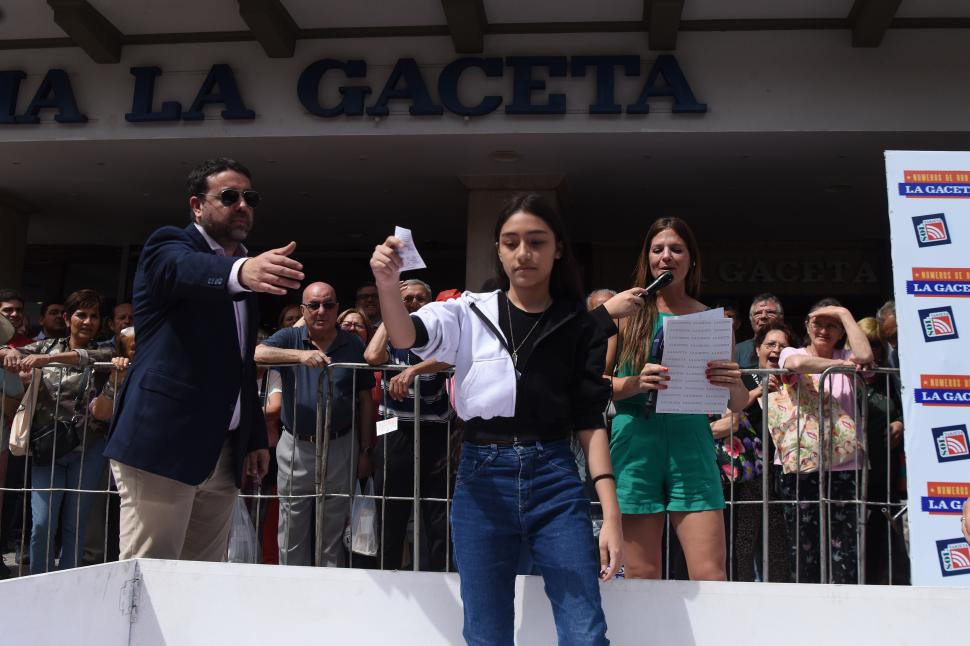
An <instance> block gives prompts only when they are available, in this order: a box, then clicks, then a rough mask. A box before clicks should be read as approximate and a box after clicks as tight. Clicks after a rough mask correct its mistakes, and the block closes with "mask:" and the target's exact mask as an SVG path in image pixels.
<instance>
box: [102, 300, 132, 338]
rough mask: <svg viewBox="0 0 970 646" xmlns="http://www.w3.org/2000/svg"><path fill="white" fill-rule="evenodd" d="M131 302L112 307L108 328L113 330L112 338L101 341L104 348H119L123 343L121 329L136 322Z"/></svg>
mask: <svg viewBox="0 0 970 646" xmlns="http://www.w3.org/2000/svg"><path fill="white" fill-rule="evenodd" d="M134 320H135V319H134V315H133V314H132V308H131V303H118V304H117V305H115V306H114V307H113V308H112V309H111V318H109V319H108V329H109V330H111V338H110V339H106V340H104V341H102V342H101V344H100V345H101V347H103V348H119V347H121V346H120V343H121V331H122V330H124V329H125V328H128V327H131V325H132V323H133V322H134Z"/></svg>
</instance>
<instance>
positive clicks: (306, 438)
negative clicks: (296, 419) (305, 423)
mask: <svg viewBox="0 0 970 646" xmlns="http://www.w3.org/2000/svg"><path fill="white" fill-rule="evenodd" d="M283 431H284V432H286V433H289V434H290V435H292V436H293V437H295V438H296V439H298V440H300V441H301V442H310V443H311V444H316V443H317V434H316V433H294V432H293V431H291V430H290V429H289V427H287V426H285V425H284V426H283ZM349 432H350V427H349V426H348V427H347V428H345V429H343V430H341V431H337V432H335V433H331V434H330V439H332V440H334V439H337V438H338V437H343V436H344V435H346V434H347V433H349Z"/></svg>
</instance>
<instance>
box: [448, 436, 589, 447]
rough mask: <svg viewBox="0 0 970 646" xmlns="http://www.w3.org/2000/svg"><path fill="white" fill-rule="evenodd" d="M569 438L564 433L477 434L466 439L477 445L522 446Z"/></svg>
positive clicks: (549, 442)
mask: <svg viewBox="0 0 970 646" xmlns="http://www.w3.org/2000/svg"><path fill="white" fill-rule="evenodd" d="M569 439H570V436H568V435H563V436H559V437H536V436H535V435H530V436H528V437H525V436H515V435H513V436H511V437H501V438H499V437H494V438H488V437H482V435H477V436H475V437H472V438H470V439H466V440H465V441H466V442H468V443H469V444H475V445H477V446H491V445H493V444H494V445H496V446H513V445H515V444H518V445H520V446H521V445H529V444H535V443H536V442H541V443H543V444H551V443H553V442H562V441H567V440H569Z"/></svg>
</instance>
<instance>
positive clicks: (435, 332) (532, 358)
mask: <svg viewBox="0 0 970 646" xmlns="http://www.w3.org/2000/svg"><path fill="white" fill-rule="evenodd" d="M400 247H401V243H400V241H399V240H397V239H396V238H393V237H391V238H388V239H387V240H386V241H385V242H384V244H382V245H378V246H377V247H376V248H375V250H374V255H373V257H372V258H371V268H372V270H373V273H374V278H375V281H376V283H377V287H378V291H379V293H380V300H381V311H382V313H383V314H384V325H385V326H386V328H387V332H388V335H389V338H390V341H391V343H392V345H393V346H394V347H396V348H402V349H403V348H411V349H412V350H413V351H414V352H415V354H417V355H418V356H420V357H421V358H423V359H429V358H434V359H436V360H438V361H443V362H445V363H450V364H452V365H454V366H455V376H456V384H457V398H456V407H457V411H458V415H459V416H460V417H461V418H462V419H463V420H465V442H464V444H463V446H462V455H461V462H460V464H459V467H458V474H457V482H456V485H455V492H454V502H453V506H452V518H451V522H452V528H453V536H454V543H455V562H456V564H457V566H458V572H459V575H460V576H461V596H462V601H463V603H464V609H465V610H464V612H465V623H464V631H463V633H464V637H465V640H466V642H467V643H468V644H481V645H487V646H501V645H505V644H508V645H511V644H512V643H513V626H514V617H513V601H514V584H515V573H516V566H517V564H518V559H519V554H520V551H521V548H522V547H523V545H524V546H525V547H526V549H528V550H529V551H530V553H531V556H532V559H533V560H534V562H535V564H536V566H537V567H538V568H539V570H540V571H541V572H542V574H543V578H544V579H545V588H546V594H547V595H548V597H549V600H550V602H551V604H552V609H553V615H554V617H555V622H556V631H557V634H558V638H559V644H607V643H609V642H608V640H607V639H606V621H605V618H604V615H603V610H602V607H601V604H600V592H599V582H600V581H606V580H608V579H610V578H612V577H613V575H614V574H615V573H616V570H617V568H618V567H619V565H620V563H621V546H622V543H623V537H622V531H621V527H620V517H619V508H618V506H617V501H616V491H615V487H614V478H613V472H612V468H611V466H610V455H609V447H608V439H607V434H606V429H605V428H604V425H603V410H604V409H605V408H606V404H607V401H608V400H609V382H607V381H606V380H604V379H603V377H602V374H603V372H602V369H603V367H604V357H605V351H606V338H607V337H608V336H609V335H610V334H612V333H614V332H615V329H616V328H615V326H614V325H613V323H612V321H610V320H609V319H610V318H611V317H622V316H625V315H628V314H629V313H631V312H632V311H635V310H636V309H637V308H638V307H639V305H638V304H637V303H636V302H637V301H639V300H640V299H639V297H638V296H637V295H638V294H639V293H640V291H642V290H629V291H628V292H624V293H623V294H619V295H617V296H616V297H614V298H613V299H611V300H610V301H609V302H608V303H607V304H606V305H605V306H604V307H601V308H598V311H594V313H592V314H587V313H586V312H585V308H584V307H583V302H582V291H581V289H580V285H579V281H578V273H577V271H576V265H575V261H574V260H573V256H572V251H571V249H570V247H569V243H568V242H567V240H566V238H565V230H564V227H563V224H562V221H561V220H560V218H559V215H558V214H557V213H556V211H555V210H554V209H553V208H552V207H551V206H549V205H548V204H546V203H545V202H544V201H543V200H542V198H540V197H539V196H537V195H520V196H517V197H516V198H514V199H513V200H512V201H511V202H510V203H509V204H508V205H507V206H506V207H505V208H504V209H503V210H502V212H501V214H500V215H499V218H498V220H497V222H496V224H495V251H496V254H497V263H496V279H497V281H498V284H499V285H500V289H498V290H496V291H494V292H490V293H481V294H475V293H470V292H466V293H465V294H463V295H462V297H461V298H459V299H456V300H451V301H445V302H436V303H430V304H429V305H427V306H425V307H423V308H421V309H420V310H418V311H417V312H415V313H414V314H411V315H410V316H409V315H408V313H407V311H406V310H405V308H404V304H403V303H402V302H401V293H400V286H399V285H400V283H399V281H400V277H399V274H400V267H401V258H400V256H399V255H398V253H397V250H398V249H399V248H400ZM604 308H605V309H604ZM573 433H576V434H577V436H578V437H579V440H580V442H581V444H582V446H583V449H584V451H585V452H586V455H587V463H588V464H589V470H590V473H591V475H592V479H593V482H594V483H595V486H596V491H597V494H598V495H599V498H600V500H601V501H602V505H603V518H604V522H603V528H602V531H601V532H600V538H599V561H598V562H597V559H596V544H595V540H594V538H593V534H592V529H591V522H590V515H589V500H588V498H587V497H586V496H585V494H584V493H583V488H582V483H581V481H580V478H579V474H578V473H577V470H576V461H575V458H574V457H573V454H572V452H571V451H570V444H569V439H570V437H571V435H572V434H573Z"/></svg>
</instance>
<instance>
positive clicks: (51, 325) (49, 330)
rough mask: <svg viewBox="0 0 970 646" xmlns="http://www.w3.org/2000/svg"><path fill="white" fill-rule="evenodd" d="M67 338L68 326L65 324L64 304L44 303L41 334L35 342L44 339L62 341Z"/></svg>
mask: <svg viewBox="0 0 970 646" xmlns="http://www.w3.org/2000/svg"><path fill="white" fill-rule="evenodd" d="M65 336H67V324H66V323H65V322H64V305H63V304H62V303H44V304H43V305H41V306H40V332H38V333H37V336H35V337H34V341H43V340H44V339H60V338H62V337H65Z"/></svg>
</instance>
